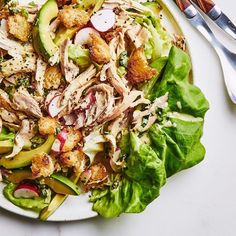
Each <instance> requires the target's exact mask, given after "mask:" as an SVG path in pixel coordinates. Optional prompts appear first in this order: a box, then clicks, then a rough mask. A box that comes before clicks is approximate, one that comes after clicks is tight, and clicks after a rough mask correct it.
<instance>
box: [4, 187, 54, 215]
mask: <svg viewBox="0 0 236 236" xmlns="http://www.w3.org/2000/svg"><path fill="white" fill-rule="evenodd" d="M15 188H16V185H15V184H13V183H9V184H8V185H6V186H5V188H4V189H3V194H4V196H5V198H6V199H8V200H9V201H10V202H11V203H13V204H14V205H16V206H18V207H21V208H24V209H30V210H33V211H36V212H39V211H40V210H42V209H43V208H45V207H47V206H48V202H49V201H50V199H47V198H43V197H37V198H34V199H27V198H16V197H14V191H15ZM50 198H51V197H50Z"/></svg>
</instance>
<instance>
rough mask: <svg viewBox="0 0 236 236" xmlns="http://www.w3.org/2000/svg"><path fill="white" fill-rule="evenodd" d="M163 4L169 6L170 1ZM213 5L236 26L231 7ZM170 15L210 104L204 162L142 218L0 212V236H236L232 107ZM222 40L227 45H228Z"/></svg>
mask: <svg viewBox="0 0 236 236" xmlns="http://www.w3.org/2000/svg"><path fill="white" fill-rule="evenodd" d="M166 1H168V2H169V4H170V5H172V6H174V4H173V3H172V1H171V0H166ZM216 2H217V3H218V4H219V5H220V6H221V7H222V8H223V9H224V10H225V12H227V14H228V15H230V16H231V18H232V20H233V21H235V22H236V15H235V9H236V2H235V1H233V0H216ZM227 4H228V5H227ZM172 8H173V7H172ZM174 13H175V16H177V17H178V19H180V21H181V22H182V26H183V29H184V31H185V33H186V35H187V38H188V41H189V42H190V46H191V48H192V52H193V55H194V58H193V63H195V65H196V68H197V70H196V71H195V73H196V83H197V84H198V85H199V86H200V87H201V88H202V90H203V91H204V92H205V94H206V96H207V97H208V99H209V101H210V104H211V110H210V111H209V112H208V115H207V118H206V126H205V135H204V138H203V141H204V144H205V146H206V149H207V155H206V159H205V161H204V162H203V163H202V164H200V165H198V166H197V167H195V168H192V169H190V170H187V171H184V172H182V173H180V174H178V175H176V176H174V177H173V178H171V179H169V181H168V183H167V184H166V186H165V187H164V188H163V190H162V193H161V196H160V197H159V198H158V199H157V200H156V201H155V202H153V203H152V204H151V205H150V206H149V207H148V208H147V209H146V211H145V212H144V213H142V214H138V215H122V216H121V217H119V218H116V219H113V220H104V219H102V218H100V217H97V218H94V219H90V220H84V221H80V222H71V223H42V222H38V221H33V220H29V219H25V218H22V217H18V216H16V215H14V214H11V213H8V212H6V211H4V210H2V209H0V235H1V236H5V235H17V236H60V235H63V236H74V235H76V236H77V235H86V236H95V235H98V236H100V235H102V236H106V235H113V236H120V235H129V236H134V235H135V236H139V235H145V234H146V235H147V234H148V235H160V236H206V235H207V236H235V235H236V223H235V219H236V154H235V146H236V106H234V105H232V104H231V103H230V101H229V100H228V98H227V95H226V91H225V89H224V84H223V80H222V72H221V69H220V64H219V61H218V59H217V57H216V54H215V53H214V51H213V49H211V47H210V46H209V45H208V43H207V42H206V41H204V40H203V38H202V37H201V36H200V35H199V34H198V33H196V31H195V30H193V29H192V28H191V26H189V24H188V23H187V22H186V21H185V19H184V17H182V16H181V14H179V12H178V10H177V9H175V10H174ZM214 29H216V28H215V27H214ZM217 31H218V30H217ZM222 39H223V40H224V41H225V42H227V43H229V44H232V42H233V41H232V40H229V39H227V38H224V37H223V38H222ZM234 44H235V46H234V48H235V51H236V42H235V43H234ZM235 79H236V76H235Z"/></svg>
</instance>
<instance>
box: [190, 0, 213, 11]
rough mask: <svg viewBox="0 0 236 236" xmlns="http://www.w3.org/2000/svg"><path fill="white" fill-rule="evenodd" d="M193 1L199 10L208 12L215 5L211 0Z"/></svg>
mask: <svg viewBox="0 0 236 236" xmlns="http://www.w3.org/2000/svg"><path fill="white" fill-rule="evenodd" d="M192 1H193V2H195V3H196V4H197V5H198V6H199V7H200V8H201V10H202V11H203V12H204V13H206V14H208V13H209V12H210V11H211V10H212V9H213V8H214V6H215V5H216V4H215V3H214V2H213V1H212V0H192Z"/></svg>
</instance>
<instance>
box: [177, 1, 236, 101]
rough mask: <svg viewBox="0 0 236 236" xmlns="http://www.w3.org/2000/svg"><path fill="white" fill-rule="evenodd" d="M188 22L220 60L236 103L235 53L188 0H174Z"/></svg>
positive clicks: (226, 81)
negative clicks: (206, 41) (205, 40)
mask: <svg viewBox="0 0 236 236" xmlns="http://www.w3.org/2000/svg"><path fill="white" fill-rule="evenodd" d="M175 2H176V4H177V5H178V7H179V8H180V10H181V11H182V12H184V14H185V16H186V17H187V19H188V20H189V21H190V23H191V24H192V25H193V26H194V27H195V28H196V29H198V31H199V32H201V34H202V35H203V36H204V37H205V38H206V39H207V40H208V41H209V43H210V44H211V45H212V46H213V48H214V49H215V50H216V52H217V54H218V56H219V59H220V61H221V65H222V70H223V74H224V81H225V84H226V88H227V91H228V94H229V96H230V98H231V100H232V102H233V103H235V104H236V54H235V53H233V52H231V51H230V50H229V49H227V48H226V47H225V46H224V45H223V44H222V43H221V42H220V41H219V40H218V39H217V38H216V36H215V35H214V33H213V32H212V30H211V29H210V27H209V26H208V24H207V23H206V21H205V20H204V18H203V16H202V15H201V14H200V13H199V12H198V10H197V9H196V8H195V7H194V5H193V4H192V3H191V2H190V1H189V0H175Z"/></svg>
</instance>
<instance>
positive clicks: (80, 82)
mask: <svg viewBox="0 0 236 236" xmlns="http://www.w3.org/2000/svg"><path fill="white" fill-rule="evenodd" d="M95 75H96V69H95V67H94V66H93V65H91V66H90V67H89V68H88V69H87V70H86V71H85V72H83V73H82V74H80V75H79V76H78V77H77V78H76V79H74V80H73V81H72V82H71V83H70V84H69V85H68V87H67V88H66V89H65V90H64V92H63V94H62V96H61V105H67V104H68V101H69V100H70V98H71V96H72V95H73V94H74V93H75V92H76V90H77V89H79V88H80V87H82V86H84V85H85V84H86V83H87V82H89V80H91V79H92V78H93V77H94V76H95Z"/></svg>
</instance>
